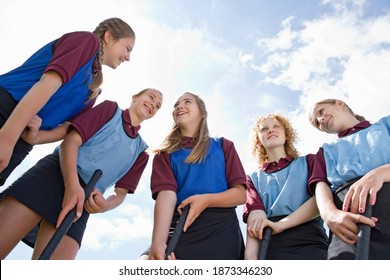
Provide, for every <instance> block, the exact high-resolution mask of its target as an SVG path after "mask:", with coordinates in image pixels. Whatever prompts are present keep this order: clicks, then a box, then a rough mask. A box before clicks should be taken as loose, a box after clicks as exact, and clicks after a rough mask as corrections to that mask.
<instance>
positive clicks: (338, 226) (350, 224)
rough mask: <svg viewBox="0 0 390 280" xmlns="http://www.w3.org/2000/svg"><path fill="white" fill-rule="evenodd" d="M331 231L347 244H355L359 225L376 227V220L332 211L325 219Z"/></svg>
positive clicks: (336, 210)
mask: <svg viewBox="0 0 390 280" xmlns="http://www.w3.org/2000/svg"><path fill="white" fill-rule="evenodd" d="M323 219H324V221H325V223H326V224H327V225H328V227H329V229H330V230H331V231H332V232H333V233H334V234H335V235H336V236H337V237H338V238H340V240H341V241H343V242H345V243H347V244H354V243H355V242H356V241H357V239H358V232H359V228H358V224H359V223H362V224H367V225H369V226H370V227H374V226H375V222H374V221H375V219H369V218H367V217H364V216H363V215H360V214H354V213H350V212H344V211H341V210H338V209H335V210H330V211H328V212H327V213H326V215H324V217H323Z"/></svg>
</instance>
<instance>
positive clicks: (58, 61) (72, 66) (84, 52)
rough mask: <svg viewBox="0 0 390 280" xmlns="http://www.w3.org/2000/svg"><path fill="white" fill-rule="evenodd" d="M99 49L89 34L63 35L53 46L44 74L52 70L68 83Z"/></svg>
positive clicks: (94, 38) (94, 36)
mask: <svg viewBox="0 0 390 280" xmlns="http://www.w3.org/2000/svg"><path fill="white" fill-rule="evenodd" d="M98 49H99V40H98V38H97V37H96V35H95V34H93V33H91V32H83V31H78V32H72V33H67V34H65V35H63V36H62V37H61V38H59V39H58V40H57V42H56V43H55V46H54V52H53V57H52V59H51V61H50V63H49V65H48V66H47V67H46V70H45V72H47V71H49V70H54V71H56V72H58V73H59V74H60V76H61V77H62V83H64V84H65V83H66V82H68V81H69V80H70V79H72V77H73V76H74V74H75V73H76V72H77V71H78V70H79V69H80V68H81V67H82V66H83V65H84V64H85V63H87V62H88V61H89V60H90V59H91V58H92V57H93V56H94V55H95V54H96V52H97V50H98Z"/></svg>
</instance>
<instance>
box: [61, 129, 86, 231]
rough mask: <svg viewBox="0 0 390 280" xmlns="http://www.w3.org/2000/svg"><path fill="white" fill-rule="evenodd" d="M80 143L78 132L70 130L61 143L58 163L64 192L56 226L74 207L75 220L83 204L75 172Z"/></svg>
mask: <svg viewBox="0 0 390 280" xmlns="http://www.w3.org/2000/svg"><path fill="white" fill-rule="evenodd" d="M81 144H82V140H81V137H80V134H78V132H77V131H76V130H74V129H73V130H72V131H70V132H69V134H68V135H67V136H66V137H65V139H64V141H62V143H61V149H60V165H61V172H62V175H63V177H64V186H65V194H64V199H63V202H62V210H61V212H60V215H59V216H58V220H57V226H58V225H59V224H60V223H61V222H62V220H63V219H64V218H65V216H66V214H67V213H68V212H69V211H71V210H72V209H73V208H74V207H76V218H75V221H76V220H77V219H78V218H80V217H81V214H82V211H83V204H84V196H85V194H84V189H83V188H82V187H81V185H80V182H79V178H78V173H77V156H78V149H79V147H80V146H81Z"/></svg>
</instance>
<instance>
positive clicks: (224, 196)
mask: <svg viewBox="0 0 390 280" xmlns="http://www.w3.org/2000/svg"><path fill="white" fill-rule="evenodd" d="M245 199H246V194H245V187H244V185H235V186H233V187H232V188H229V189H228V190H226V191H224V192H220V193H208V194H198V195H193V196H190V197H189V198H187V199H185V200H183V201H182V203H180V205H179V207H178V208H179V209H182V208H184V206H186V205H187V204H190V205H191V206H190V211H189V212H188V216H187V219H186V222H185V224H184V228H183V231H184V232H185V231H186V230H187V228H188V227H189V226H190V225H191V224H192V223H193V222H194V221H195V219H196V218H197V217H198V216H199V215H200V213H202V212H203V210H204V209H206V208H208V207H221V208H222V207H233V206H237V205H240V204H244V203H245Z"/></svg>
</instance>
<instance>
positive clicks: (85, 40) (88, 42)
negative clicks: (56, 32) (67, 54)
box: [55, 31, 99, 51]
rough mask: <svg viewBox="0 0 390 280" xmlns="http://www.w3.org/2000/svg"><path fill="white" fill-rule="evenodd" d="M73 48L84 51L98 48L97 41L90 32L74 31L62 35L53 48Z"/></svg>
mask: <svg viewBox="0 0 390 280" xmlns="http://www.w3.org/2000/svg"><path fill="white" fill-rule="evenodd" d="M60 46H61V47H62V48H67V47H68V48H74V49H84V50H88V49H89V50H91V51H93V50H97V49H98V47H99V40H98V38H97V36H96V35H95V34H94V33H92V32H87V31H75V32H70V33H66V34H64V35H62V36H61V37H60V38H59V39H58V40H57V42H56V45H55V47H56V48H57V47H60Z"/></svg>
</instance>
